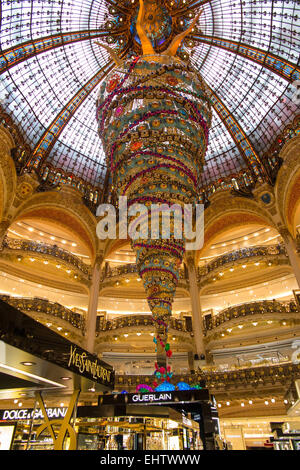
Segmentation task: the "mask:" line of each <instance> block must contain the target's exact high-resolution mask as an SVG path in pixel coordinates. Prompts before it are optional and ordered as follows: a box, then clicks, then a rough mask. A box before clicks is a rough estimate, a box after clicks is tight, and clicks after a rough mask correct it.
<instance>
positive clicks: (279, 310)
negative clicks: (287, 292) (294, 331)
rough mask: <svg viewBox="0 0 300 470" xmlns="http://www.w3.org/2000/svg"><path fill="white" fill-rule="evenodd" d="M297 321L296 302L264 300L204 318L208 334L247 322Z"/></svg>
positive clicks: (298, 313) (297, 308)
mask: <svg viewBox="0 0 300 470" xmlns="http://www.w3.org/2000/svg"><path fill="white" fill-rule="evenodd" d="M276 318H277V319H278V320H280V319H282V321H283V322H284V319H296V320H300V310H299V307H298V306H297V304H296V302H294V301H288V302H278V301H276V300H262V301H259V302H249V303H246V304H241V305H234V306H233V307H228V308H226V309H224V310H222V311H221V312H219V313H218V314H217V315H213V316H212V315H209V316H205V317H204V321H203V326H204V331H205V332H206V334H208V333H209V332H210V331H212V330H215V329H219V330H221V329H223V328H228V327H230V326H233V325H235V324H242V323H243V322H247V321H252V322H253V321H255V320H257V321H259V320H268V321H269V322H272V321H273V320H275V319H276Z"/></svg>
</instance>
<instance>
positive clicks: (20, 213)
mask: <svg viewBox="0 0 300 470" xmlns="http://www.w3.org/2000/svg"><path fill="white" fill-rule="evenodd" d="M32 217H33V218H39V219H43V220H48V221H51V222H54V223H56V224H58V225H60V226H62V227H65V228H67V229H68V230H71V231H72V232H76V235H77V236H78V237H79V238H80V239H81V240H82V242H83V243H84V244H85V246H86V247H87V248H88V250H89V252H90V253H91V257H92V259H94V258H95V255H96V251H97V237H96V218H95V217H94V216H93V214H92V213H91V212H90V211H89V209H88V208H87V207H86V206H85V205H84V204H83V202H82V198H81V194H80V193H79V192H78V191H77V190H75V189H73V188H71V187H67V186H64V187H63V188H62V189H61V191H46V192H43V193H35V194H34V195H33V196H32V197H30V198H29V199H27V200H26V201H25V202H24V203H23V204H21V205H20V206H19V207H18V209H17V212H16V214H15V217H14V220H15V221H16V220H20V219H24V218H32Z"/></svg>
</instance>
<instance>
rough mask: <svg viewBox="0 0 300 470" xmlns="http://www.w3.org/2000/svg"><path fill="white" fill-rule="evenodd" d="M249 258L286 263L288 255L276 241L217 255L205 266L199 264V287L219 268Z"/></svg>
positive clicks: (242, 261)
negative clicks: (274, 243)
mask: <svg viewBox="0 0 300 470" xmlns="http://www.w3.org/2000/svg"><path fill="white" fill-rule="evenodd" d="M249 259H251V260H253V259H256V260H263V261H265V262H269V261H270V262H272V263H273V262H274V263H280V262H284V263H288V261H287V260H288V257H287V254H286V251H285V248H284V245H283V244H281V243H278V244H277V245H266V246H254V247H249V248H241V249H239V250H235V251H232V252H230V253H226V254H225V255H222V256H218V257H217V258H215V259H213V260H212V261H211V262H209V263H208V264H206V265H205V266H200V267H199V268H198V272H197V274H198V281H199V282H200V284H201V287H202V285H204V284H205V283H206V282H207V280H208V279H209V278H210V277H211V276H212V275H215V274H216V272H218V270H219V269H220V268H223V267H224V266H230V265H234V264H241V263H244V262H245V261H247V260H249Z"/></svg>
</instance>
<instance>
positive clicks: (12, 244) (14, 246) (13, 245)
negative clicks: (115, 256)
mask: <svg viewBox="0 0 300 470" xmlns="http://www.w3.org/2000/svg"><path fill="white" fill-rule="evenodd" d="M4 249H9V250H15V251H25V252H29V253H35V254H37V255H48V256H53V257H55V258H58V259H59V260H60V261H64V262H66V263H68V264H70V265H72V266H74V267H75V268H77V269H78V270H79V271H81V273H82V274H84V275H85V276H87V277H88V278H90V276H91V268H90V266H89V265H87V264H86V263H84V262H83V261H81V259H80V258H78V257H77V256H76V255H73V254H72V253H70V252H69V251H66V250H64V249H62V248H59V247H58V246H56V245H46V244H45V243H37V242H33V241H28V240H20V239H17V238H8V237H5V238H4V239H3V243H2V250H4Z"/></svg>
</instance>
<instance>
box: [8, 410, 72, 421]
mask: <svg viewBox="0 0 300 470" xmlns="http://www.w3.org/2000/svg"><path fill="white" fill-rule="evenodd" d="M46 412H47V416H48V418H49V419H59V418H64V417H65V415H66V412H67V408H47V409H46ZM31 418H33V419H43V412H42V410H41V409H36V410H35V412H34V410H33V409H32V408H31V409H30V408H29V409H28V408H25V409H21V410H20V409H18V410H0V420H2V421H19V420H22V419H31Z"/></svg>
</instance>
